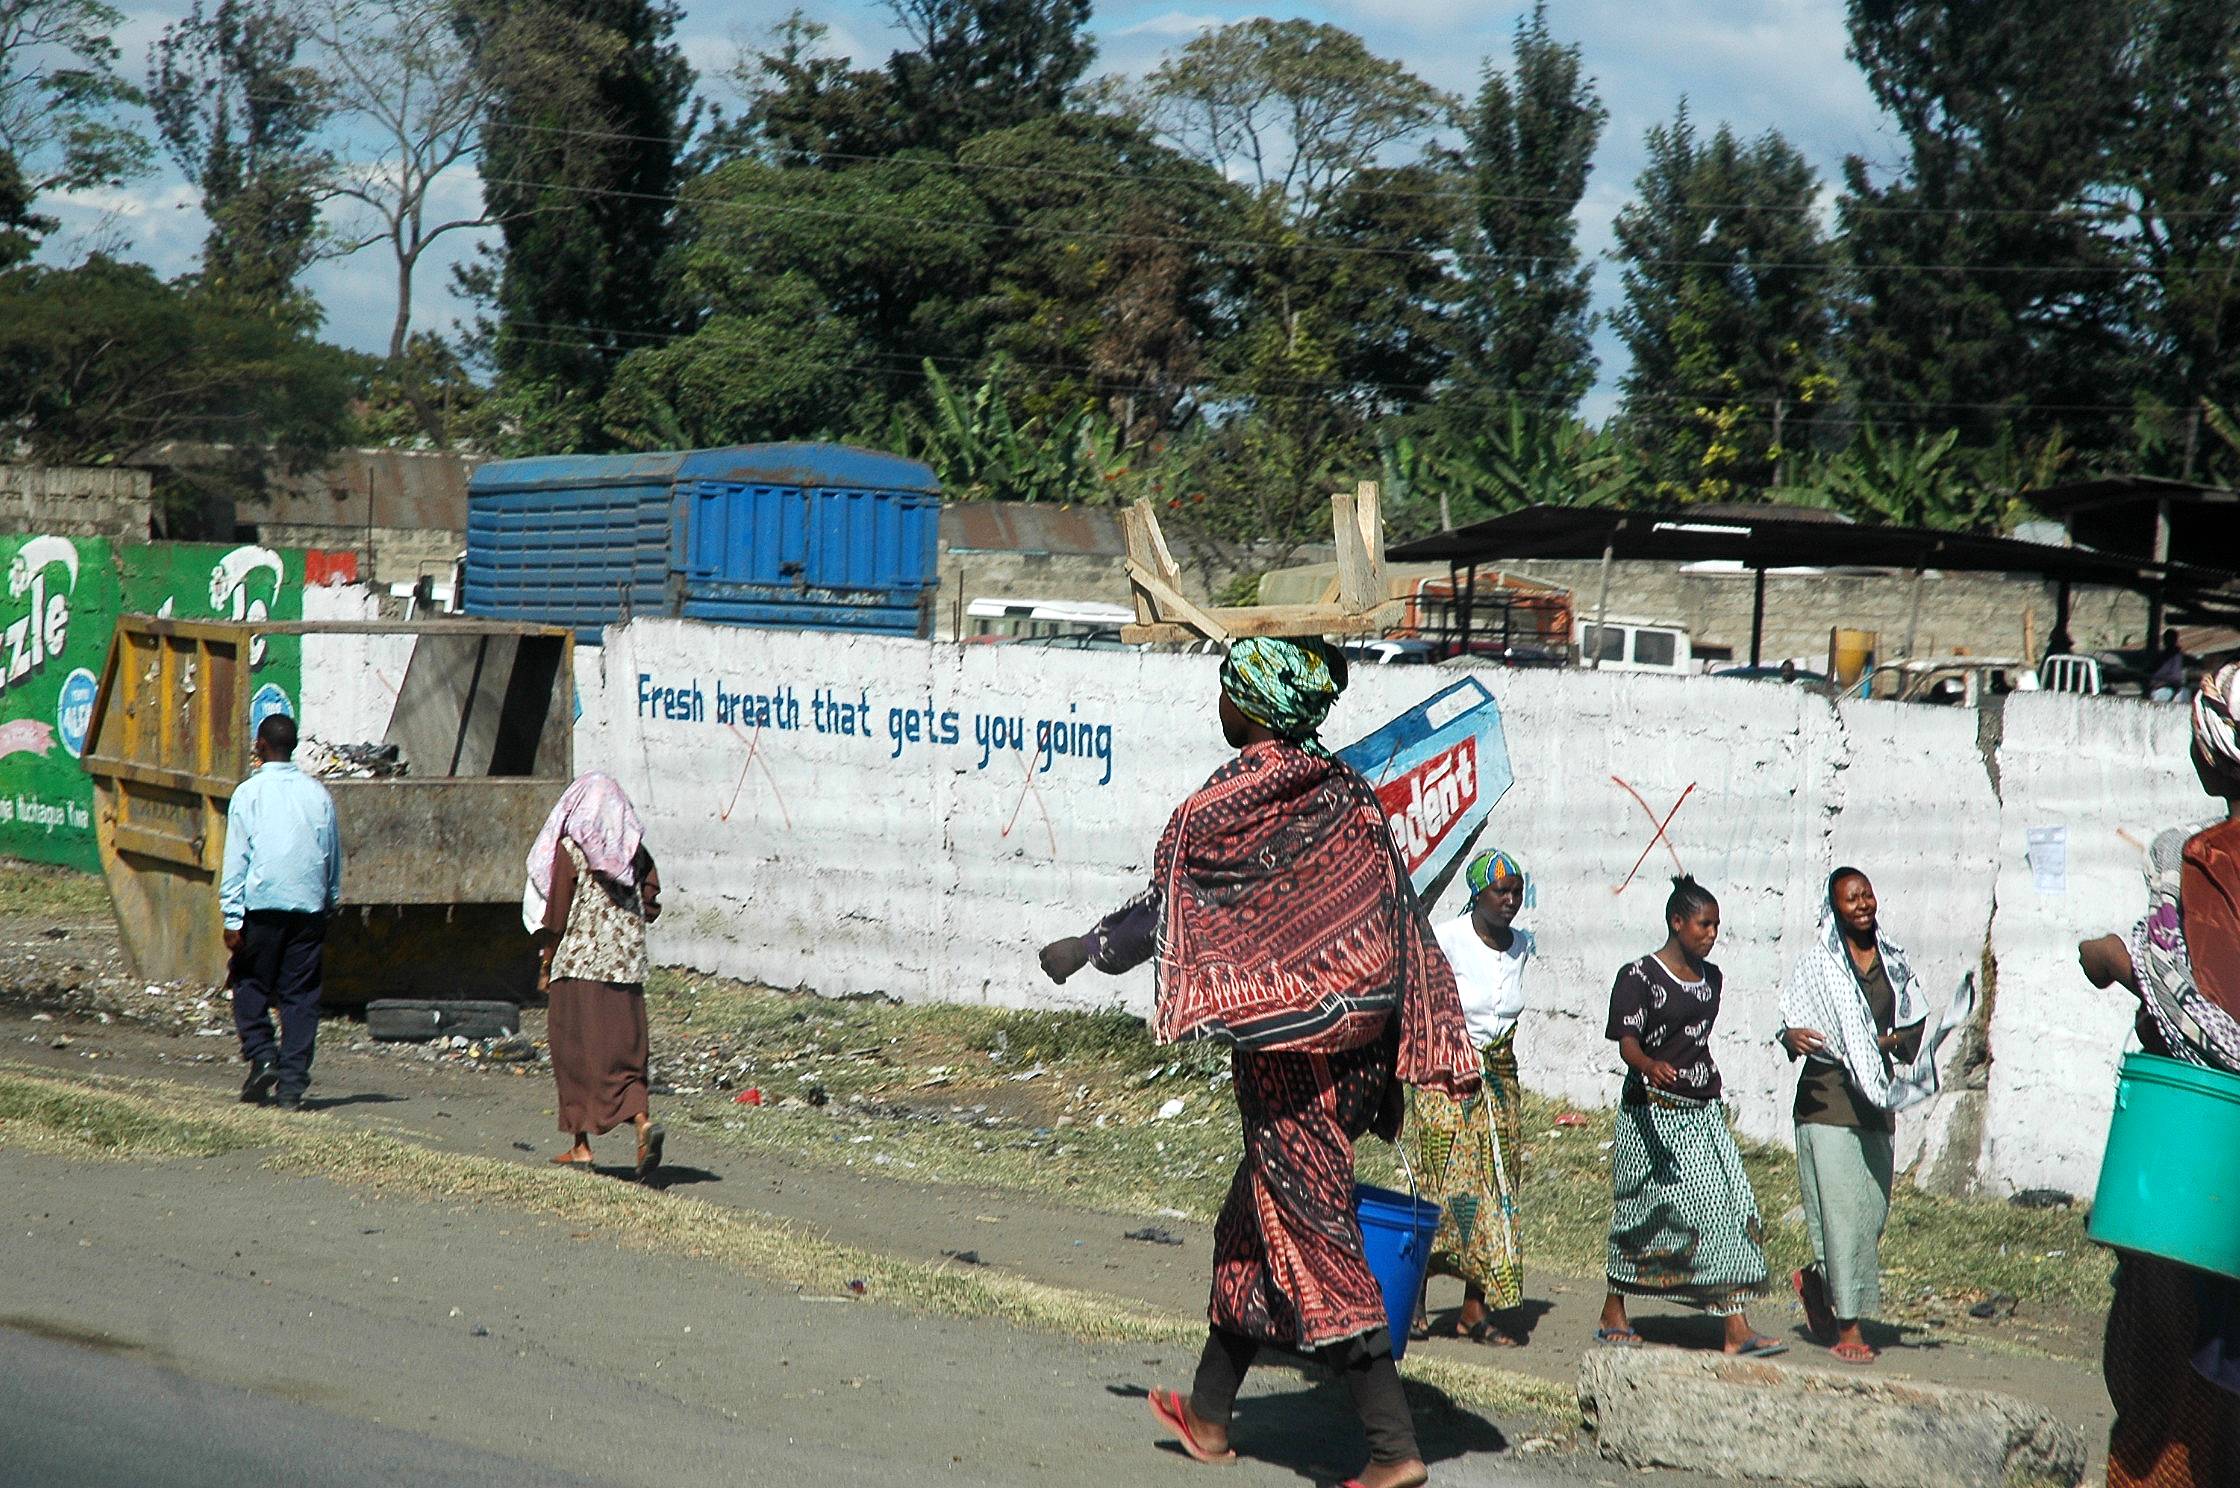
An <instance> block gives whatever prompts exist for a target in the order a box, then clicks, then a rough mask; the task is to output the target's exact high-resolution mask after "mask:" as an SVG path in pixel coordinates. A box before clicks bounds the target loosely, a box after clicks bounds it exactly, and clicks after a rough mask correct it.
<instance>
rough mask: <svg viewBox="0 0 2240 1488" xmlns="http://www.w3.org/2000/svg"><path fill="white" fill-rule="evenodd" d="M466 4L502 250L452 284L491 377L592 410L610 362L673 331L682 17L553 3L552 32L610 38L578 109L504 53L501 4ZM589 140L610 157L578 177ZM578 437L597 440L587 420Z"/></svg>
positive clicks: (616, 6) (536, 71) (487, 189)
mask: <svg viewBox="0 0 2240 1488" xmlns="http://www.w3.org/2000/svg"><path fill="white" fill-rule="evenodd" d="M473 4H474V8H473V9H472V10H471V11H469V12H468V13H467V15H466V29H467V35H468V41H469V45H470V47H472V49H473V50H474V53H475V58H476V62H477V65H478V66H481V67H483V68H485V69H487V70H488V71H489V72H490V74H491V87H490V90H489V92H490V101H489V104H488V107H487V108H486V110H485V112H484V115H483V123H482V136H481V161H482V181H483V199H484V203H485V207H486V210H488V211H489V213H490V214H491V215H492V217H493V218H494V219H495V220H497V221H498V222H499V223H500V224H502V227H501V233H502V237H503V243H502V246H501V247H500V249H499V250H498V252H497V255H496V259H495V262H491V261H488V260H485V261H484V262H482V263H480V264H478V265H476V266H475V267H474V268H473V269H472V270H470V271H469V272H468V273H466V274H464V275H462V281H463V287H465V288H466V289H467V290H468V292H469V293H470V294H473V295H476V296H478V297H480V298H483V299H484V300H485V301H486V302H487V303H488V304H490V305H491V306H492V308H493V310H494V311H495V321H494V323H493V324H492V325H490V326H489V327H488V330H489V332H490V334H489V336H488V351H489V355H490V357H491V359H492V360H493V361H494V362H495V364H496V366H497V368H498V371H499V373H500V376H501V380H502V381H503V382H505V383H506V384H508V385H510V386H512V387H514V388H516V389H519V390H521V391H522V393H523V394H524V396H527V397H530V398H534V399H538V400H543V401H550V402H565V403H567V404H568V405H569V406H572V407H577V408H581V409H583V410H585V411H586V413H587V415H588V411H589V410H590V409H592V408H594V407H595V406H596V405H597V403H598V400H599V399H600V397H601V396H602V395H603V394H604V392H605V390H606V386H607V382H608V379H609V378H610V376H611V375H612V373H613V370H614V367H615V365H616V364H617V363H619V362H620V361H621V360H622V358H623V357H624V356H626V355H628V354H629V352H630V351H631V350H632V349H633V348H635V347H637V346H640V345H643V344H645V341H646V338H647V337H649V336H658V335H660V334H661V333H662V332H663V331H664V330H665V329H667V327H668V326H669V324H670V321H669V319H668V316H667V312H666V306H665V291H666V279H665V276H664V273H663V265H664V259H665V257H666V255H667V253H668V249H669V244H670V240H671V219H672V206H673V203H674V201H675V195H676V191H677V187H678V184H679V179H680V171H679V164H678V162H679V158H680V156H681V155H682V153H683V149H684V144H685V140H686V137H687V136H688V135H689V134H690V132H691V130H692V128H693V116H692V111H691V109H690V99H691V95H692V86H693V71H692V66H691V64H690V63H689V62H687V61H686V60H685V56H684V53H683V51H682V50H681V49H680V48H679V47H678V46H677V44H676V42H675V40H674V35H675V31H676V26H677V21H678V19H679V17H680V15H681V14H682V12H681V11H680V9H679V8H678V6H677V5H676V4H675V3H674V0H551V3H550V4H549V5H548V6H547V7H546V10H547V13H548V14H549V15H550V16H551V17H552V19H553V21H554V22H555V24H559V25H563V26H566V27H569V28H571V29H578V30H580V31H582V32H585V33H589V34H591V35H604V36H605V37H607V38H609V39H610V45H611V51H610V52H609V53H608V60H607V61H606V62H605V65H603V66H601V67H598V68H597V69H596V70H595V71H594V72H592V73H590V74H589V75H588V76H587V77H586V78H585V79H584V83H585V84H586V87H587V90H588V93H589V97H588V99H584V98H581V97H577V96H571V95H568V94H562V95H558V96H556V95H555V94H554V93H553V92H552V91H551V90H550V89H549V88H548V87H547V81H548V80H547V79H546V77H545V76H544V70H543V69H542V68H524V67H522V66H521V65H520V53H519V50H518V49H516V48H512V47H508V46H505V45H502V44H500V43H501V38H502V37H503V36H504V35H505V34H506V31H505V26H506V22H507V19H508V16H507V12H508V11H509V9H510V8H511V7H509V6H508V5H506V4H505V3H504V0H473ZM587 138H598V139H603V140H604V141H605V143H606V146H607V148H605V149H603V150H601V151H599V152H598V154H597V156H596V159H595V162H593V163H591V164H590V165H589V166H588V168H586V169H582V170H577V169H574V168H573V167H574V166H575V165H576V164H578V163H581V156H582V152H581V150H580V149H579V148H577V143H576V142H580V141H582V140H584V139H587ZM579 436H580V438H581V439H582V440H583V441H585V442H589V443H596V442H597V440H598V438H599V435H598V432H597V428H596V425H595V424H592V423H589V422H586V423H585V424H584V425H583V426H582V427H581V429H580V430H579Z"/></svg>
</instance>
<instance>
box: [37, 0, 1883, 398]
mask: <svg viewBox="0 0 2240 1488" xmlns="http://www.w3.org/2000/svg"><path fill="white" fill-rule="evenodd" d="M123 8H124V9H125V10H126V13H127V22H126V25H125V26H124V27H123V29H122V30H120V32H119V33H118V36H117V42H118V44H119V46H120V47H121V48H122V49H123V52H124V55H125V67H126V70H127V71H128V73H130V74H131V75H133V76H135V77H137V76H139V75H141V74H142V73H144V71H145V69H146V58H147V54H148V49H149V46H150V45H151V44H152V43H153V42H154V40H155V39H156V37H157V36H158V35H159V34H160V33H161V32H162V30H163V28H164V27H165V26H167V25H169V24H171V23H172V22H174V21H176V20H177V19H178V18H179V17H180V16H181V15H183V14H184V13H185V11H186V8H187V6H186V4H185V3H184V0H180V3H166V4H155V5H131V4H127V5H125V6H124V7H123ZM791 8H792V3H791V0H733V3H729V4H716V3H712V0H710V3H700V4H691V5H689V6H688V10H687V13H686V16H685V21H684V24H683V26H682V28H681V31H680V37H679V39H680V40H681V42H682V43H683V45H684V47H685V49H686V51H687V53H688V55H689V56H690V57H691V59H692V61H693V63H694V65H695V66H696V67H697V68H698V69H699V70H700V73H701V77H702V86H703V89H704V91H706V92H707V93H708V94H709V95H710V97H711V98H713V99H715V100H717V101H719V102H723V103H726V104H728V103H730V102H732V101H733V94H732V90H731V89H730V86H729V84H728V83H727V82H726V81H725V77H726V75H727V74H728V73H729V72H730V71H731V68H732V66H733V64H734V62H735V60H736V58H737V57H738V55H739V52H740V49H741V47H742V46H743V45H747V46H751V45H753V44H755V43H756V42H758V41H759V40H760V39H761V38H762V37H764V36H765V35H766V34H767V33H768V31H769V29H770V27H771V26H772V25H774V24H775V23H776V22H777V21H778V20H779V19H781V18H782V17H783V16H784V14H785V13H786V12H787V11H788V10H790V9H791ZM804 8H805V9H806V10H807V11H808V12H809V13H810V14H811V15H813V16H815V17H816V18H817V19H819V20H821V21H823V22H824V23H825V24H826V25H828V26H829V27H830V28H831V42H832V46H833V49H834V50H837V51H842V52H845V53H847V54H849V55H852V56H854V57H855V58H857V59H858V60H859V61H876V60H880V59H883V58H884V57H885V56H886V54H887V52H888V50H889V49H890V48H891V46H892V44H893V42H894V40H895V37H894V33H893V31H892V29H891V27H890V25H889V17H888V12H887V10H886V7H885V6H884V5H883V4H881V3H878V0H869V3H865V0H851V3H847V4H832V3H827V4H823V5H818V4H814V3H811V4H807V5H805V7H804ZM1527 8H1529V0H1526V3H1523V4H1520V3H1514V0H1328V3H1325V4H1320V5H1287V4H1278V5H1266V6H1254V5H1249V4H1240V5H1238V6H1235V7H1233V8H1232V7H1227V6H1223V5H1219V4H1190V5H1185V6H1183V7H1181V8H1177V7H1176V6H1174V5H1172V4H1167V3H1159V0H1135V3H1131V0H1100V3H1099V5H1098V7H1097V14H1096V18H1095V21H1094V23H1093V24H1094V29H1095V32H1096V36H1097V41H1098V46H1099V56H1098V63H1097V66H1098V70H1099V71H1102V72H1106V73H1118V74H1122V75H1126V76H1129V77H1137V76H1141V75H1142V74H1143V73H1144V72H1145V71H1147V70H1149V69H1150V68H1152V67H1154V66H1156V65H1157V64H1158V61H1159V59H1160V57H1161V55H1162V54H1164V53H1165V52H1167V51H1168V50H1170V49H1172V48H1174V47H1178V46H1180V45H1182V44H1183V43H1184V42H1187V41H1188V40H1189V39H1190V38H1191V37H1192V36H1193V35H1195V34H1196V33H1197V32H1198V31H1200V30H1201V29H1203V28H1205V27H1208V26H1218V25H1223V24H1226V23H1229V22H1232V21H1239V20H1244V19H1247V18H1249V17H1252V16H1258V15H1270V16H1276V17H1280V18H1288V17H1293V16H1297V17H1303V18H1306V19H1309V20H1317V21H1328V22H1330V23H1332V24H1335V25H1339V26H1343V27H1346V28H1347V29H1349V30H1352V31H1356V32H1358V33H1360V34H1361V35H1362V36H1363V37H1364V38H1365V39H1366V40H1367V42H1368V44H1369V46H1370V47H1371V48H1372V49H1373V50H1374V51H1376V52H1377V53H1379V54H1380V55H1383V56H1387V57H1392V58H1396V59H1398V60H1399V61H1401V62H1402V63H1404V64H1405V65H1407V66H1408V67H1410V68H1411V69H1413V70H1414V71H1415V72H1416V73H1418V74H1419V75H1421V76H1422V77H1424V78H1426V79H1427V80H1429V81H1430V82H1432V83H1433V84H1435V85H1437V86H1438V87H1441V88H1444V89H1447V90H1449V91H1451V92H1455V93H1459V94H1463V95H1466V96H1467V95H1468V94H1470V93H1471V92H1472V91H1474V90H1475V88H1476V87H1477V83H1478V79H1479V76H1480V72H1481V69H1482V68H1483V67H1484V65H1485V64H1486V62H1487V60H1488V59H1491V60H1492V61H1493V63H1494V64H1495V65H1496V66H1503V67H1505V66H1506V65H1507V60H1508V55H1509V43H1510V38H1511V35H1512V33H1513V31H1514V29H1515V26H1516V20H1517V17H1518V15H1519V13H1520V12H1521V11H1523V10H1525V9H1527ZM1843 9H1844V7H1843V0H1668V3H1665V4H1649V3H1646V0H1551V3H1550V5H1549V20H1550V25H1551V28H1552V29H1553V30H1554V32H1555V34H1556V35H1557V36H1558V37H1559V38H1562V39H1564V40H1568V41H1576V42H1577V43H1578V44H1579V45H1580V46H1581V47H1582V48H1583V49H1584V51H1585V55H1586V63H1587V69H1588V71H1589V72H1590V73H1591V74H1592V75H1593V76H1594V77H1595V79H1596V81H1597V85H1598V86H1599V88H1600V90H1601V93H1602V97H1603V101H1604V102H1605V104H1606V105H1607V106H1608V108H1609V110H1610V123H1609V126H1608V128H1607V130H1606V131H1605V134H1604V137H1603V143H1602V148H1601V151H1600V153H1599V155H1598V156H1597V160H1596V166H1595V172H1594V176H1593V180H1592V182H1591V184H1590V187H1589V190H1588V194H1587V198H1586V200H1585V202H1584V203H1583V204H1582V205H1581V208H1580V214H1579V215H1580V229H1581V243H1582V246H1583V247H1584V248H1586V249H1587V250H1588V251H1589V252H1592V253H1597V254H1599V253H1600V252H1602V251H1603V250H1605V249H1606V248H1607V247H1608V246H1609V244H1610V241H1611V237H1610V221H1611V218H1612V217H1613V216H1614V215H1615V213H1616V212H1617V210H1618V208H1619V207H1620V206H1621V205H1623V203H1624V201H1625V200H1626V198H1627V196H1628V195H1629V194H1630V191H1631V186H1632V181H1633V178H1634V175H1635V174H1636V172H1638V171H1639V169H1640V167H1641V162H1642V153H1643V152H1642V144H1641V139H1642V135H1643V133H1644V131H1646V130H1647V129H1648V128H1649V126H1650V125H1652V124H1655V123H1657V122H1659V121H1660V120H1664V119H1669V118H1670V117H1671V115H1672V111H1673V109H1674V107H1675V105H1676V104H1677V103H1678V102H1679V100H1680V99H1681V98H1682V97H1683V96H1685V97H1686V98H1688V99H1689V100H1690V104H1691V108H1692V109H1693V111H1694V113H1695V115H1696V117H1697V118H1698V119H1699V120H1700V121H1701V122H1702V123H1703V124H1704V125H1705V126H1706V127H1708V126H1710V125H1712V124H1715V123H1717V122H1719V121H1725V122H1727V123H1730V124H1732V125H1734V126H1735V128H1736V129H1737V130H1738V131H1739V132H1741V133H1744V134H1756V133H1759V132H1761V131H1763V130H1766V129H1771V128H1778V129H1780V130H1781V131H1782V132H1783V133H1784V134H1785V135H1787V136H1788V137H1789V139H1790V140H1791V141H1792V142H1794V143H1795V144H1796V145H1797V146H1798V147H1799V148H1801V149H1802V150H1803V151H1804V152H1805V154H1806V155H1807V156H1808V157H1809V158H1811V159H1812V160H1813V161H1814V162H1815V163H1816V164H1818V166H1819V167H1820V169H1821V171H1822V173H1823V176H1824V177H1826V178H1828V179H1830V180H1833V179H1834V177H1835V175H1836V172H1837V169H1838V167H1839V165H1840V163H1841V161H1842V160H1843V157H1844V156H1846V155H1847V154H1853V153H1857V154H1862V155H1865V156H1866V157H1867V158H1868V159H1869V160H1872V161H1876V162H1885V163H1886V162H1888V161H1889V160H1890V159H1891V157H1892V155H1893V153H1894V145H1893V143H1892V140H1891V138H1890V136H1889V135H1888V133H1887V132H1886V131H1885V130H1884V129H1883V127H1882V125H1881V121H1880V119H1879V117H1878V116H1877V114H1876V112H1875V109H1874V106H1873V103H1872V102H1871V100H1869V98H1868V97H1867V93H1866V89H1865V87H1864V85H1863V84H1862V83H1861V81H1860V78H1859V74H1858V71H1857V69H1856V68H1854V67H1853V66H1852V65H1851V64H1850V63H1849V62H1848V61H1846V60H1845V58H1844V54H1843V53H1844V32H1843ZM443 191H444V193H445V194H447V195H448V196H449V197H450V199H451V204H452V205H454V206H461V207H466V208H468V209H470V210H471V208H472V204H473V202H474V200H475V196H476V192H477V186H476V183H475V181H474V178H473V176H472V174H471V172H470V171H469V170H467V169H464V168H462V169H461V170H460V171H459V172H458V173H457V174H456V175H455V176H454V177H453V178H450V179H449V180H448V181H447V182H446V183H445V186H444V188H443ZM43 205H44V207H45V209H46V210H48V211H49V212H52V213H53V214H54V215H56V216H58V217H61V218H62V219H63V220H64V225H65V226H64V231H63V232H62V233H61V234H58V235H57V237H56V239H55V240H54V241H53V242H51V243H50V244H49V246H48V250H47V256H48V257H50V258H58V259H68V258H70V257H73V256H77V255H82V254H83V253H84V252H85V251H87V249H88V248H89V247H90V246H94V245H96V244H100V245H105V246H109V247H111V248H118V247H121V248H122V249H123V251H125V252H126V253H128V254H129V255H130V256H132V257H136V258H140V259H143V260H145V261H147V262H148V263H151V264H153V265H154V266H156V267H157V268H158V269H160V270H162V271H163V272H165V273H174V272H178V271H180V270H183V269H186V268H189V267H191V266H192V264H193V261H194V258H195V255H196V253H197V251H198V248H199V245H200V242H201V239H202V233H203V222H202V219H201V216H200V214H199V212H198V211H197V210H196V206H195V197H194V193H193V192H192V191H191V190H190V189H189V188H188V187H187V186H186V184H185V182H184V181H183V180H181V179H180V178H179V176H178V174H177V172H176V171H175V170H171V169H169V164H168V162H166V169H165V170H164V171H163V173H162V174H160V175H158V176H155V177H152V178H150V179H147V180H144V181H140V182H137V183H135V184H134V186H133V187H131V188H130V189H128V190H125V191H122V192H114V193H101V194H98V195H88V196H86V197H84V198H82V199H75V200H70V201H67V202H56V201H52V200H50V201H48V202H46V203H44V204H43ZM448 243H449V245H450V251H449V252H448V253H439V254H437V255H435V256H434V261H432V262H426V263H424V265H423V267H422V270H421V277H420V280H419V301H420V305H421V307H422V313H421V315H420V316H419V318H418V324H419V325H420V326H421V327H422V328H428V327H431V326H433V327H437V328H448V326H449V325H450V323H451V322H452V320H453V319H454V318H455V317H456V316H458V315H459V314H461V313H462V311H461V308H460V307H459V306H458V305H457V304H456V303H454V302H453V301H452V299H451V298H450V295H449V289H448V281H449V277H450V265H451V264H452V263H453V262H455V261H457V259H458V258H460V257H462V256H463V255H465V254H466V253H467V252H469V251H470V250H471V246H472V244H471V239H470V238H469V237H468V236H467V235H465V234H455V235H454V236H453V237H452V238H450V239H449V240H448ZM310 283H311V286H312V288H313V289H314V290H315V291H316V293H317V294H318V296H319V298H320V301H321V303H322V304H324V305H325V307H326V310H327V316H328V321H327V332H328V334H329V335H330V336H331V337H332V338H333V339H335V340H338V341H340V342H343V343H345V344H347V345H350V346H355V347H360V348H364V349H367V350H379V349H381V348H382V347H384V346H385V345H386V343H387V338H388V327H389V321H390V317H391V315H392V314H393V312H394V301H393V294H394V291H393V289H392V281H391V274H390V269H389V265H388V262H387V260H386V255H385V253H384V252H383V250H382V249H380V248H378V247H377V248H374V249H371V250H368V251H367V252H365V253H363V254H360V255H359V256H357V257H355V258H350V259H344V260H340V261H337V262H333V263H328V264H324V265H321V266H320V267H319V268H317V269H316V270H314V271H313V273H312V275H311V278H310ZM1595 284H1596V294H1597V300H1598V303H1600V304H1602V305H1603V306H1604V307H1605V308H1607V306H1608V304H1609V303H1610V300H1611V298H1612V297H1613V296H1614V295H1615V294H1616V293H1617V272H1616V270H1615V269H1614V268H1613V267H1612V266H1610V265H1609V264H1607V263H1605V264H1604V265H1603V266H1602V267H1601V268H1600V269H1599V270H1598V271H1597V274H1596V279H1595ZM1597 349H1598V351H1599V353H1600V355H1601V359H1602V367H1601V377H1602V382H1601V386H1600V387H1599V388H1598V390H1597V392H1596V394H1595V396H1594V397H1593V399H1592V400H1591V402H1590V406H1589V409H1588V412H1589V413H1590V415H1591V416H1595V417H1599V416H1601V415H1602V414H1603V413H1606V412H1607V411H1608V409H1609V407H1610V404H1611V391H1610V389H1611V384H1612V382H1613V381H1614V379H1615V377H1616V375H1617V374H1618V373H1619V372H1620V371H1622V370H1623V351H1622V348H1620V347H1618V346H1617V345H1616V344H1615V342H1614V340H1613V338H1612V336H1611V335H1610V333H1609V331H1608V329H1607V328H1605V329H1604V330H1603V331H1601V332H1600V333H1599V334H1598V336H1597Z"/></svg>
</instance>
